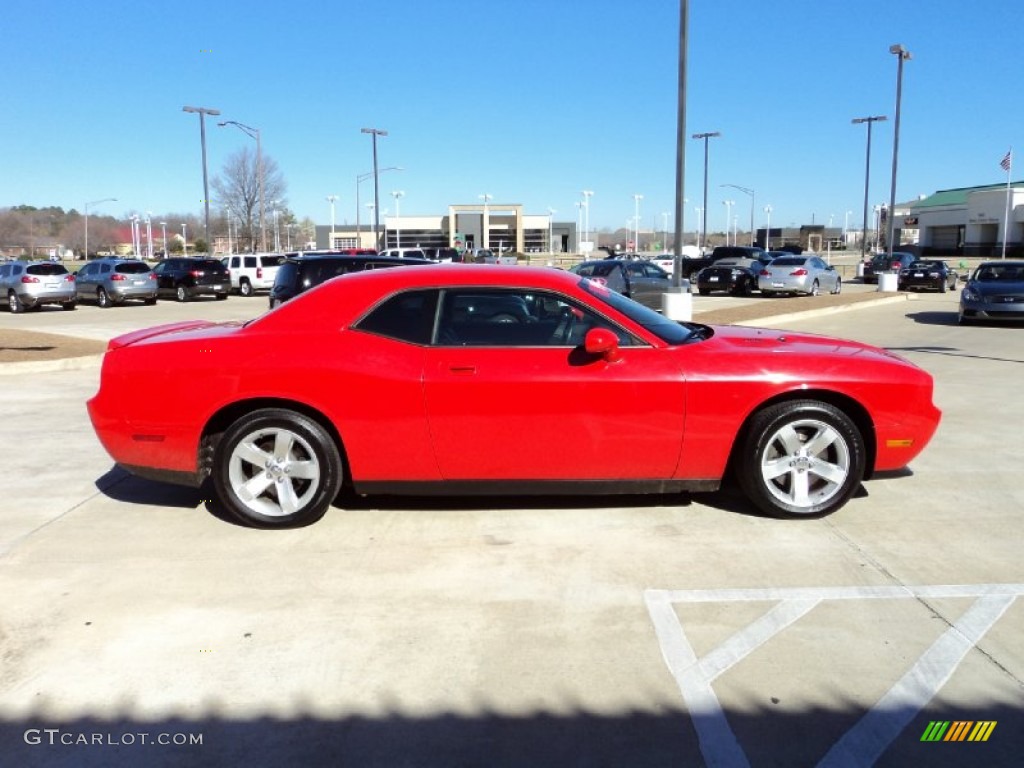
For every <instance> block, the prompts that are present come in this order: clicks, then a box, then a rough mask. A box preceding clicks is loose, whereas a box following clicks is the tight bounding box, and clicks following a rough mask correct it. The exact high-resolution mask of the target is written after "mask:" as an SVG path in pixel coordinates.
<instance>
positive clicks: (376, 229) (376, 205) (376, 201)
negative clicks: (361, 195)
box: [359, 128, 388, 248]
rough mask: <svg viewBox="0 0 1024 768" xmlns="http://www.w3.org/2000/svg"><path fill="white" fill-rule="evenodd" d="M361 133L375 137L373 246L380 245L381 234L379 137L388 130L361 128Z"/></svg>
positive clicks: (385, 134)
mask: <svg viewBox="0 0 1024 768" xmlns="http://www.w3.org/2000/svg"><path fill="white" fill-rule="evenodd" d="M359 132H360V133H368V134H370V136H372V137H373V247H374V248H376V247H378V245H379V240H378V238H379V237H380V235H379V234H378V233H379V232H380V179H379V177H380V171H378V170H377V137H378V136H387V135H388V132H387V131H382V130H381V129H380V128H361V129H360V131H359Z"/></svg>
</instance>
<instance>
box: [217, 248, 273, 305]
mask: <svg viewBox="0 0 1024 768" xmlns="http://www.w3.org/2000/svg"><path fill="white" fill-rule="evenodd" d="M283 259H284V254H281V253H257V254H240V255H232V256H225V257H224V258H223V259H221V261H223V262H224V266H225V267H227V268H228V272H230V273H231V289H232V290H233V291H237V292H238V293H240V294H242V295H243V296H252V295H253V293H255V292H256V291H269V290H270V289H271V288H273V287H274V278H275V277H277V268H278V266H279V265H280V263H281V261H282V260H283Z"/></svg>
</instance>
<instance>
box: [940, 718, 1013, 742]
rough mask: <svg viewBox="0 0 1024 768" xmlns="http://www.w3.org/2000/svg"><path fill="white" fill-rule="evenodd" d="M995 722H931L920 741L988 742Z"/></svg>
mask: <svg viewBox="0 0 1024 768" xmlns="http://www.w3.org/2000/svg"><path fill="white" fill-rule="evenodd" d="M996 722H997V721H996V720H978V721H974V720H953V721H952V722H951V721H949V720H932V721H931V722H930V723H928V727H927V728H925V729H924V733H923V734H921V741H988V737H989V736H991V735H992V731H994V730H995V728H996Z"/></svg>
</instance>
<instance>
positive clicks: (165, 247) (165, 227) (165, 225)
mask: <svg viewBox="0 0 1024 768" xmlns="http://www.w3.org/2000/svg"><path fill="white" fill-rule="evenodd" d="M160 226H161V227H163V229H164V258H165V259H166V258H167V222H166V221H161V222H160Z"/></svg>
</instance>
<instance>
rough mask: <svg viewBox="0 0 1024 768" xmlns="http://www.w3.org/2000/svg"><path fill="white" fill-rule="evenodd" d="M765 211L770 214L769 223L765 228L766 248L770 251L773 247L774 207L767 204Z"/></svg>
mask: <svg viewBox="0 0 1024 768" xmlns="http://www.w3.org/2000/svg"><path fill="white" fill-rule="evenodd" d="M764 212H765V213H766V214H767V215H768V225H767V226H766V227H765V228H764V249H765V250H766V251H770V250H771V249H772V207H771V206H770V205H766V206H765V207H764Z"/></svg>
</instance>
